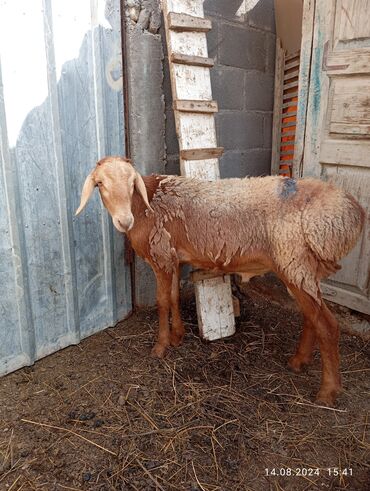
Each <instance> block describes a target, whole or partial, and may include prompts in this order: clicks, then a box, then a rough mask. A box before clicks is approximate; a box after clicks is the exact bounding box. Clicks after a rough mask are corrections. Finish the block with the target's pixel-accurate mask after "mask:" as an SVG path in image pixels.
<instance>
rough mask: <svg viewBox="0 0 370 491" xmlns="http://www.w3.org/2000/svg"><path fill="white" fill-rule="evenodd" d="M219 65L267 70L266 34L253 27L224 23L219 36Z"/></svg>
mask: <svg viewBox="0 0 370 491" xmlns="http://www.w3.org/2000/svg"><path fill="white" fill-rule="evenodd" d="M219 43H220V44H219V47H218V50H219V63H220V64H221V65H226V66H234V67H239V68H246V69H248V70H260V71H261V72H263V71H264V70H265V64H266V61H265V60H266V39H265V33H264V32H262V31H257V30H255V29H252V28H251V27H236V26H233V25H230V24H224V23H222V24H221V25H220V34H219Z"/></svg>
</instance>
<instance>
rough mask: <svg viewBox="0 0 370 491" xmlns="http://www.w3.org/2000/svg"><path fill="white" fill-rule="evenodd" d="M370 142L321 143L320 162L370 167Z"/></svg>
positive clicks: (331, 141) (330, 141)
mask: <svg viewBox="0 0 370 491" xmlns="http://www.w3.org/2000/svg"><path fill="white" fill-rule="evenodd" d="M369 156H370V142H368V141H364V140H331V139H329V138H326V139H324V140H323V141H322V143H321V154H320V160H321V162H322V163H325V164H334V165H338V164H341V163H345V165H346V166H356V167H369Z"/></svg>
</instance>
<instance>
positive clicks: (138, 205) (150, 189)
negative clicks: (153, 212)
mask: <svg viewBox="0 0 370 491" xmlns="http://www.w3.org/2000/svg"><path fill="white" fill-rule="evenodd" d="M142 177H143V181H144V184H145V187H146V192H147V194H148V200H149V203H150V202H151V201H152V199H153V196H154V194H155V192H156V191H157V188H158V186H159V183H160V182H161V180H162V179H165V177H166V176H157V175H153V176H142ZM146 208H147V207H146V205H145V203H144V201H143V198H142V197H141V196H140V195H139V193H137V192H135V193H134V194H133V196H132V204H131V211H132V214H133V215H134V217H135V218H136V217H137V218H140V217H144V216H145V210H146Z"/></svg>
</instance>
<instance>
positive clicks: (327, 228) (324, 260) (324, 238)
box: [302, 185, 365, 278]
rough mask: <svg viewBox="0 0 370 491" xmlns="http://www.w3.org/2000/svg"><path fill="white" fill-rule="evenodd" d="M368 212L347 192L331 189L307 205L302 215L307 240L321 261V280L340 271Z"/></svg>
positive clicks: (327, 189) (332, 187)
mask: <svg viewBox="0 0 370 491" xmlns="http://www.w3.org/2000/svg"><path fill="white" fill-rule="evenodd" d="M364 222H365V212H364V210H363V208H362V207H361V206H360V205H359V203H358V202H357V201H356V200H355V199H354V198H353V196H351V195H350V194H348V193H345V192H344V191H341V190H339V189H336V188H334V186H330V185H329V187H327V188H326V190H325V192H324V193H323V194H322V195H321V196H320V199H318V200H313V201H312V202H310V203H308V204H307V206H306V208H305V210H304V211H303V214H302V226H303V232H304V236H305V240H306V243H307V245H308V246H309V248H310V249H311V251H312V252H313V253H314V254H315V256H316V257H317V258H318V259H319V269H320V271H319V272H318V273H319V276H320V277H322V278H323V277H326V276H328V275H329V274H331V273H333V272H335V271H336V270H337V269H340V266H339V265H338V264H337V261H339V260H340V259H342V258H343V257H344V256H345V255H346V254H348V252H349V251H350V250H351V249H352V248H353V247H354V245H355V244H356V242H357V240H358V238H359V236H360V233H361V230H362V228H363V225H364Z"/></svg>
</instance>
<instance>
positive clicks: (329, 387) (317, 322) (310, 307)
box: [289, 286, 342, 406]
mask: <svg viewBox="0 0 370 491" xmlns="http://www.w3.org/2000/svg"><path fill="white" fill-rule="evenodd" d="M289 288H290V289H291V290H292V291H293V293H294V296H295V298H296V300H297V302H298V304H299V306H300V307H301V309H302V312H303V315H304V316H305V318H308V319H309V320H310V323H311V324H312V325H313V326H314V332H315V335H316V339H317V341H318V343H319V348H320V354H321V366H322V375H321V387H320V390H319V392H318V394H317V397H316V402H317V403H320V404H325V405H329V406H332V405H333V404H334V402H335V399H336V396H337V395H338V394H339V393H340V392H341V390H342V387H341V378H340V372H339V327H338V322H337V321H336V319H335V317H334V316H333V314H332V313H331V312H330V310H329V309H328V308H327V306H326V305H325V303H324V301H323V300H321V299H319V301H321V304H319V303H318V302H316V301H315V300H314V299H313V298H312V297H311V296H310V295H308V294H307V293H305V292H304V291H302V290H299V289H297V288H295V287H291V286H289Z"/></svg>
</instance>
